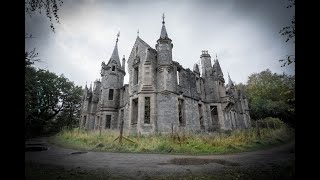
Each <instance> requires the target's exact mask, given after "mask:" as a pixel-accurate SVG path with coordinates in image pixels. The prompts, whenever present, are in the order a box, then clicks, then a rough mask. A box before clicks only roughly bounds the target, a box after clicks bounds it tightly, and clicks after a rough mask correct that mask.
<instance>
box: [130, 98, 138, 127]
mask: <svg viewBox="0 0 320 180" xmlns="http://www.w3.org/2000/svg"><path fill="white" fill-rule="evenodd" d="M131 117H132V118H131V124H137V122H138V98H136V99H133V100H132V114H131Z"/></svg>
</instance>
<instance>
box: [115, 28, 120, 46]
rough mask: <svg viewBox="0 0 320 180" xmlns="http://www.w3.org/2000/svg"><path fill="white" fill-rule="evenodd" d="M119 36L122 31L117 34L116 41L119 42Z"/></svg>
mask: <svg viewBox="0 0 320 180" xmlns="http://www.w3.org/2000/svg"><path fill="white" fill-rule="evenodd" d="M119 36H120V31H119V32H118V34H117V41H116V43H118V38H119Z"/></svg>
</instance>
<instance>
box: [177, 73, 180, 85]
mask: <svg viewBox="0 0 320 180" xmlns="http://www.w3.org/2000/svg"><path fill="white" fill-rule="evenodd" d="M179 76H180V71H178V70H177V84H178V85H180V77H179Z"/></svg>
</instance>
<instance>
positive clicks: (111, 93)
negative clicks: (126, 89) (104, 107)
mask: <svg viewBox="0 0 320 180" xmlns="http://www.w3.org/2000/svg"><path fill="white" fill-rule="evenodd" d="M109 100H113V89H109Z"/></svg>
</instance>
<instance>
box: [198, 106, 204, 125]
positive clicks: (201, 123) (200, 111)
mask: <svg viewBox="0 0 320 180" xmlns="http://www.w3.org/2000/svg"><path fill="white" fill-rule="evenodd" d="M198 109H199V122H200V128H201V129H204V124H203V115H202V106H201V104H198Z"/></svg>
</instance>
